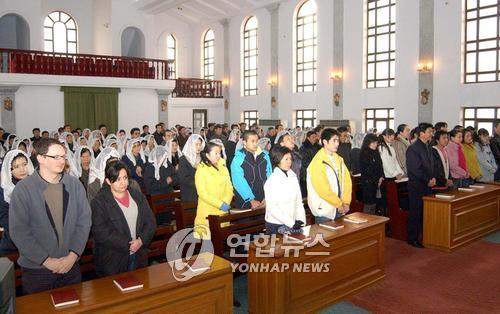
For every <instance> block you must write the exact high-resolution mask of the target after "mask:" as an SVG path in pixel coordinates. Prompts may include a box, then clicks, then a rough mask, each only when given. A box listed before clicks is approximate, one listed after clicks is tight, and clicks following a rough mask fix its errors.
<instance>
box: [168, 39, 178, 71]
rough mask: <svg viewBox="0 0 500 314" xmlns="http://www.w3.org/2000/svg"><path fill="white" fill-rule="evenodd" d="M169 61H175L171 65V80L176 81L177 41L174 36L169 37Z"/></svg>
mask: <svg viewBox="0 0 500 314" xmlns="http://www.w3.org/2000/svg"><path fill="white" fill-rule="evenodd" d="M167 60H173V63H172V64H171V65H170V72H169V75H170V77H169V78H170V79H175V78H176V77H177V40H176V39H175V37H174V35H172V34H168V35H167Z"/></svg>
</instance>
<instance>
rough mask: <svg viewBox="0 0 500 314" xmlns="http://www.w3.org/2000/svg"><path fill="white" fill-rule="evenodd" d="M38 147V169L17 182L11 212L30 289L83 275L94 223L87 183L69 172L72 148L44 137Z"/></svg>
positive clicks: (58, 284) (26, 285)
mask: <svg viewBox="0 0 500 314" xmlns="http://www.w3.org/2000/svg"><path fill="white" fill-rule="evenodd" d="M36 151H37V152H38V154H37V159H38V163H39V170H38V171H35V172H34V173H33V174H32V175H31V176H29V177H27V178H26V179H23V180H22V181H20V182H19V183H18V184H17V185H16V188H15V189H14V192H13V193H12V197H11V203H10V213H9V226H10V227H9V230H10V235H11V238H12V240H13V242H14V243H15V245H16V246H17V248H18V249H19V260H18V264H19V265H20V266H21V268H22V282H23V290H24V292H25V293H27V294H30V293H35V292H39V291H44V290H49V289H55V288H58V287H62V286H66V285H70V284H74V283H79V282H80V281H81V273H80V266H79V264H78V258H79V257H80V255H81V254H82V252H83V250H84V249H85V245H86V243H87V240H88V237H89V231H90V226H91V211H90V206H89V203H88V201H87V196H86V192H85V189H84V187H83V185H82V184H81V183H80V181H79V180H78V178H75V177H73V176H69V175H65V174H64V167H65V165H66V159H67V154H68V152H67V151H66V148H65V147H64V144H61V143H60V142H59V141H57V140H55V139H47V140H46V139H42V140H40V141H38V142H37V144H36Z"/></svg>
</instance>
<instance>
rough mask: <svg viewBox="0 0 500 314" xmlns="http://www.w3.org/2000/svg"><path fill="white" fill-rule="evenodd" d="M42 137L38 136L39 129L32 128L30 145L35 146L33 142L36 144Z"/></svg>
mask: <svg viewBox="0 0 500 314" xmlns="http://www.w3.org/2000/svg"><path fill="white" fill-rule="evenodd" d="M41 138H42V137H41V136H40V129H39V128H34V129H33V137H32V138H31V139H30V140H31V143H33V144H35V142H38V141H39V140H40V139H41Z"/></svg>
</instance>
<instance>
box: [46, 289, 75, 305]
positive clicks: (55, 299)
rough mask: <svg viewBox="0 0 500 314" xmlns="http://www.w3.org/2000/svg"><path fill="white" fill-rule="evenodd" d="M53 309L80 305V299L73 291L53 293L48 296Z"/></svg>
mask: <svg viewBox="0 0 500 314" xmlns="http://www.w3.org/2000/svg"><path fill="white" fill-rule="evenodd" d="M50 297H51V298H52V303H53V304H54V307H55V308H58V307H61V306H67V305H72V304H78V303H80V298H79V297H78V294H77V293H76V290H75V289H66V290H61V291H54V292H52V293H51V294H50Z"/></svg>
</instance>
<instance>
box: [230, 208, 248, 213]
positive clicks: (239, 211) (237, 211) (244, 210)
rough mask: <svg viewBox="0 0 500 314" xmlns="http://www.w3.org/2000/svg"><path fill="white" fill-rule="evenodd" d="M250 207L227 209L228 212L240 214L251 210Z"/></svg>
mask: <svg viewBox="0 0 500 314" xmlns="http://www.w3.org/2000/svg"><path fill="white" fill-rule="evenodd" d="M251 210H252V209H240V208H231V209H230V210H229V213H230V214H241V213H246V212H249V211H251Z"/></svg>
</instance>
